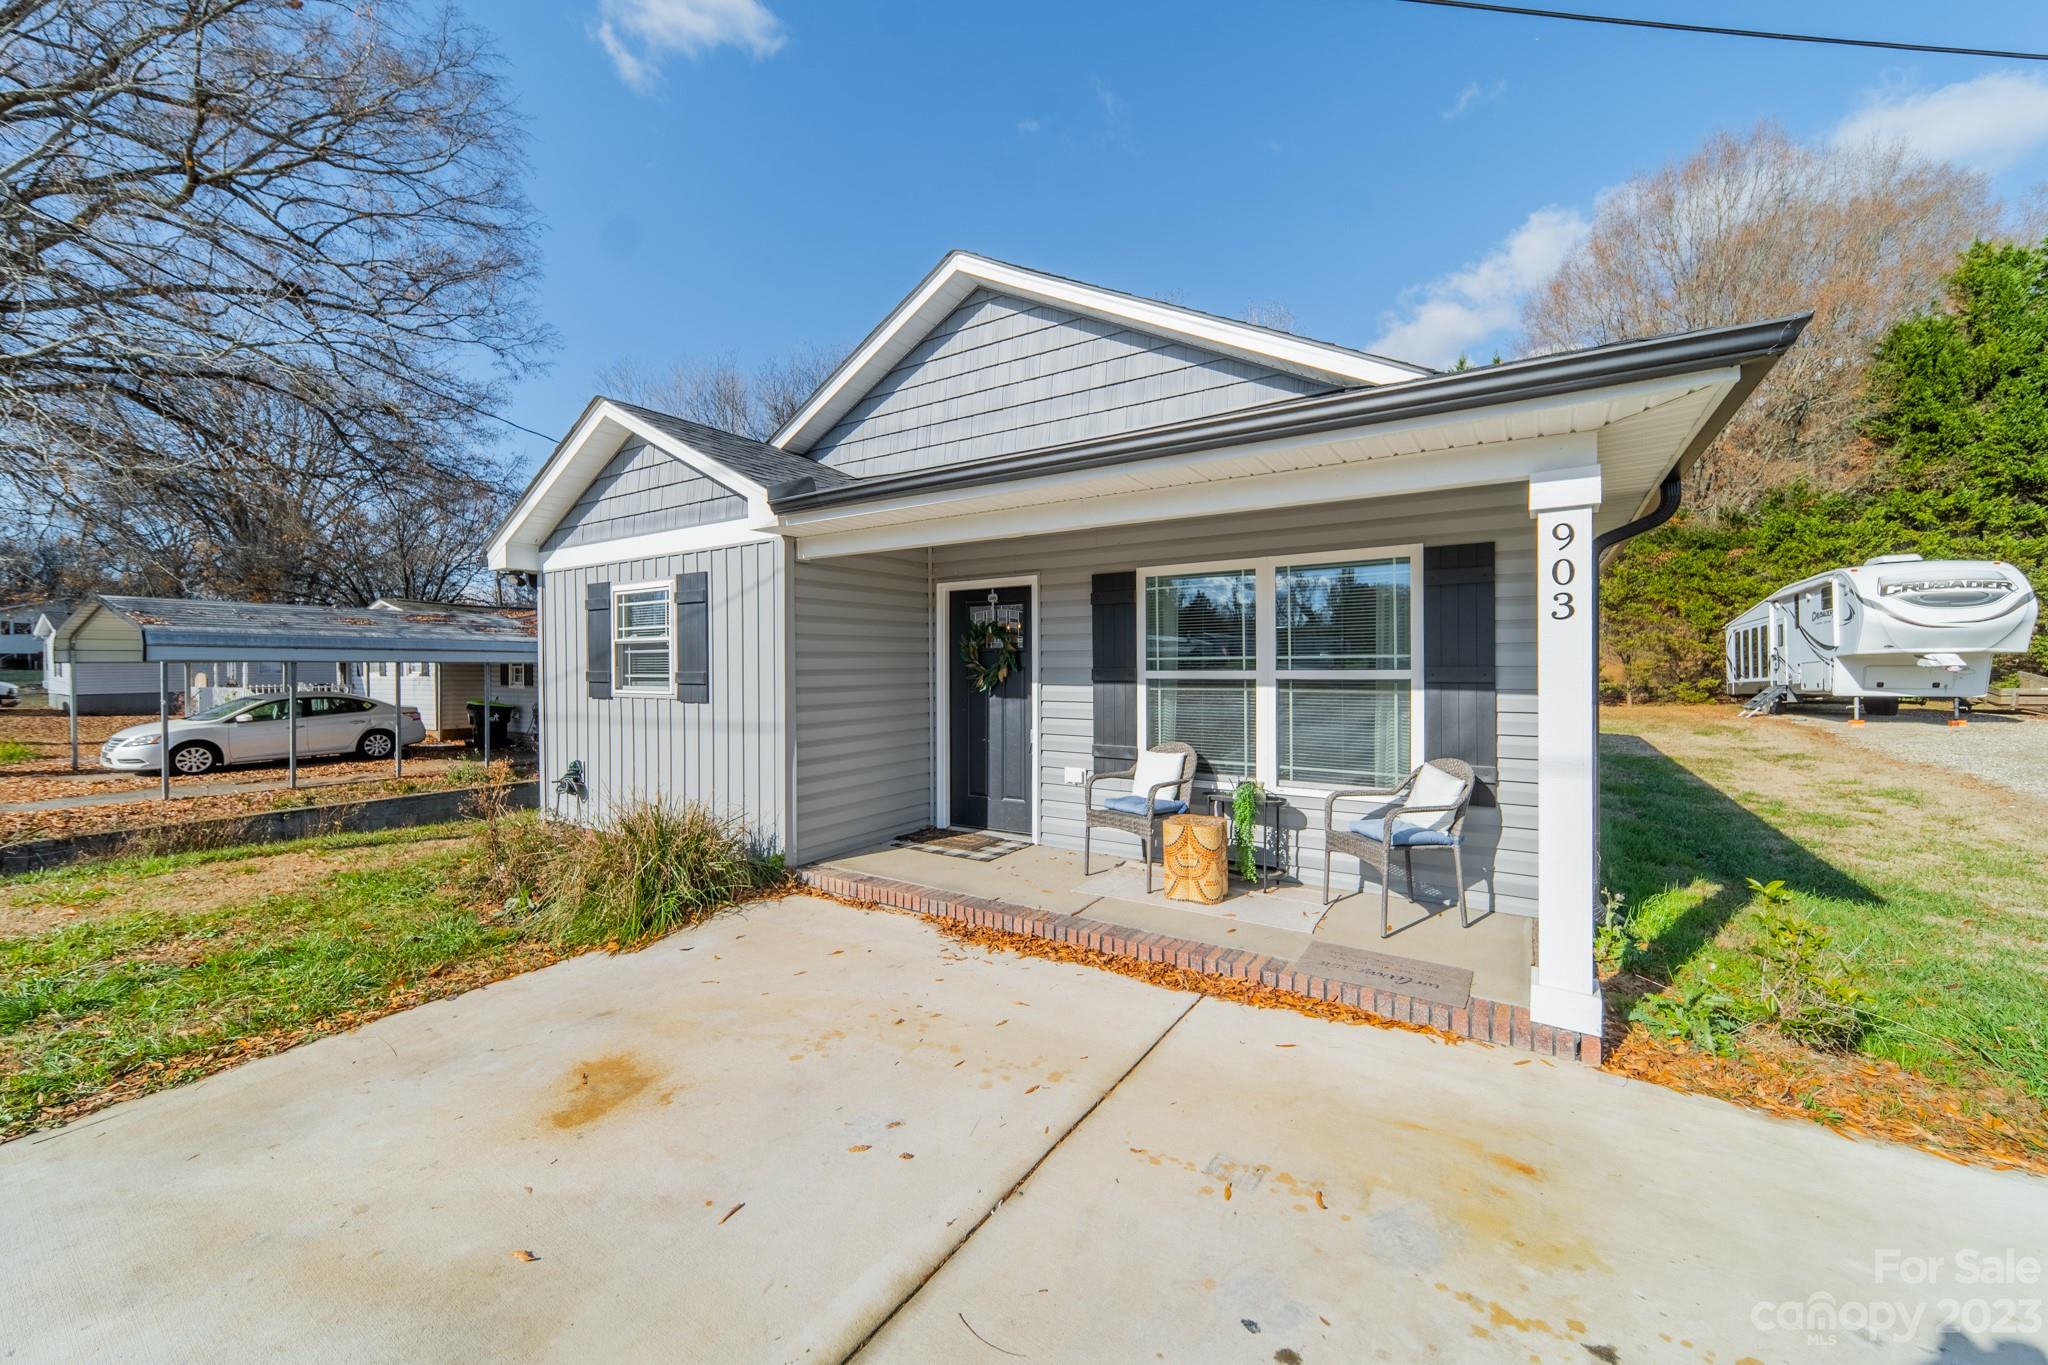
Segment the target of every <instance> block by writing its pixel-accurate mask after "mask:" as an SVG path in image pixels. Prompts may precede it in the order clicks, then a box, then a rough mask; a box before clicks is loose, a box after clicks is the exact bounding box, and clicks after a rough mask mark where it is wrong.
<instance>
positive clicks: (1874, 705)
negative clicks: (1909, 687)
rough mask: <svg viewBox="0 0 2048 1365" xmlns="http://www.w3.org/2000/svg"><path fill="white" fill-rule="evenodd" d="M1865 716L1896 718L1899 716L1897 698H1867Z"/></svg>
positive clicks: (1865, 700)
mask: <svg viewBox="0 0 2048 1365" xmlns="http://www.w3.org/2000/svg"><path fill="white" fill-rule="evenodd" d="M1863 714H1864V715H1866V716H1896V715H1897V714H1899V699H1898V698H1897V697H1865V698H1864V699H1863Z"/></svg>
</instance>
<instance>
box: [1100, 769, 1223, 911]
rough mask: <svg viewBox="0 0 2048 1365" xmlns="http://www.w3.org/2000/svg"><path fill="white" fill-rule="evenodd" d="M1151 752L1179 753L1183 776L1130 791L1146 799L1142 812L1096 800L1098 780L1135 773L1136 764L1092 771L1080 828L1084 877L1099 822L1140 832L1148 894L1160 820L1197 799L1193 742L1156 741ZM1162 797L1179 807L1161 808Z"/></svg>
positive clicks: (1128, 776) (1127, 830)
mask: <svg viewBox="0 0 2048 1365" xmlns="http://www.w3.org/2000/svg"><path fill="white" fill-rule="evenodd" d="M1151 752H1152V753H1155V754H1179V755H1180V780H1179V781H1177V782H1161V783H1158V784H1156V785H1154V786H1153V787H1152V789H1151V790H1150V791H1145V792H1138V791H1133V792H1131V793H1130V795H1131V796H1134V797H1142V798H1143V799H1144V802H1145V806H1144V810H1143V811H1142V812H1138V811H1121V810H1110V809H1107V808H1106V807H1101V806H1097V805H1096V804H1095V784H1096V783H1097V782H1099V781H1101V780H1102V779H1103V778H1105V777H1111V778H1126V779H1128V778H1133V777H1136V776H1137V775H1138V769H1137V768H1136V766H1135V765H1134V766H1132V767H1129V768H1125V769H1123V770H1122V771H1120V772H1113V773H1090V774H1089V775H1088V780H1087V781H1086V782H1084V783H1082V784H1081V801H1082V804H1083V805H1084V806H1086V807H1087V812H1088V816H1087V823H1086V824H1085V825H1083V826H1082V829H1081V875H1082V876H1084V877H1086V876H1088V875H1089V868H1088V861H1089V856H1090V853H1091V852H1092V848H1091V845H1092V843H1093V840H1094V836H1095V830H1096V828H1097V827H1098V826H1099V827H1101V828H1103V829H1114V830H1119V831H1121V832H1123V833H1125V834H1135V835H1137V836H1138V843H1139V845H1140V847H1141V848H1142V849H1143V851H1144V854H1145V894H1146V895H1148V896H1149V895H1150V894H1152V858H1153V856H1154V855H1155V854H1157V853H1158V852H1159V823H1160V821H1162V820H1164V819H1165V818H1166V817H1167V816H1169V815H1178V814H1180V813H1181V811H1185V810H1187V809H1188V806H1189V803H1191V802H1192V801H1193V800H1194V799H1195V751H1194V748H1193V747H1192V746H1191V745H1187V744H1180V743H1167V744H1155V745H1153V746H1152V748H1151ZM1162 792H1164V793H1165V795H1164V796H1162V795H1161V793H1162ZM1161 801H1172V802H1177V803H1178V809H1176V810H1160V809H1158V806H1159V803H1160V802H1161ZM1133 804H1135V803H1133Z"/></svg>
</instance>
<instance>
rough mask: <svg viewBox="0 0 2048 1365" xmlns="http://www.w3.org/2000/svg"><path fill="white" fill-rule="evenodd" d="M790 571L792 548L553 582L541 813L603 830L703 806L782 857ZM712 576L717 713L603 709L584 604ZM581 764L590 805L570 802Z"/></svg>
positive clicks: (554, 577) (672, 560)
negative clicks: (636, 817)
mask: <svg viewBox="0 0 2048 1365" xmlns="http://www.w3.org/2000/svg"><path fill="white" fill-rule="evenodd" d="M786 562H787V561H786V557H785V550H784V546H783V544H782V543H781V542H780V541H757V542H753V543H750V544H744V545H733V546H727V547H724V548H721V549H710V550H701V551H696V552H693V553H690V554H677V555H659V556H655V557H651V558H645V559H632V560H625V561H621V562H617V563H611V564H600V565H595V566H592V567H589V568H576V569H563V570H554V571H547V572H544V573H543V574H542V575H541V597H540V601H541V617H540V619H541V633H540V669H541V673H540V698H541V707H542V718H541V727H540V731H541V734H540V748H541V774H540V776H541V800H542V803H543V805H544V807H545V808H546V809H548V810H550V811H553V812H554V813H556V814H558V815H561V816H564V817H567V818H570V819H575V820H580V821H583V822H585V823H601V822H602V821H604V820H605V819H606V818H608V817H609V816H611V815H613V814H615V813H616V812H617V811H618V810H619V809H620V808H621V807H622V806H624V805H627V804H630V803H632V802H635V801H659V800H670V801H678V802H680V801H690V802H697V803H700V804H702V805H705V806H708V807H710V808H711V809H712V810H715V811H717V812H720V813H721V814H725V815H729V816H732V817H734V818H736V819H739V820H741V821H743V822H744V823H745V824H746V825H747V827H748V828H749V829H751V830H752V831H753V832H754V833H755V834H756V835H758V836H759V837H761V838H762V839H764V840H768V841H772V842H773V843H774V845H775V846H776V847H777V848H780V847H781V846H782V841H783V839H784V837H785V835H784V829H785V818H786V813H787V810H788V804H789V793H788V781H787V773H788V767H787V759H786V748H785V745H784V743H783V728H782V726H783V720H782V718H783V715H784V711H785V689H786V686H787V673H786V666H787V660H786V649H785V643H784V642H785V631H784V621H785V615H784V606H785V600H786V595H787V583H786V580H785V572H786V568H785V566H786ZM685 573H705V574H708V575H709V576H710V579H709V584H708V591H709V602H710V654H711V658H710V675H711V700H710V701H708V702H703V703H686V702H679V701H674V700H672V699H670V698H667V697H608V698H592V697H590V696H589V695H588V692H587V689H586V686H585V680H584V661H585V657H586V656H585V652H584V639H583V633H584V599H585V591H586V589H587V587H588V585H590V584H592V583H600V582H609V583H644V582H666V581H668V580H671V579H673V578H674V577H675V576H676V575H678V574H685ZM571 761H580V762H581V763H582V764H583V774H584V786H585V788H586V789H587V791H588V795H587V796H586V797H584V798H583V799H580V800H579V799H577V798H575V797H572V796H562V795H557V794H556V792H555V790H554V783H555V781H556V780H557V779H558V778H560V777H561V776H562V774H563V773H564V772H565V771H567V769H568V766H569V764H570V762H571Z"/></svg>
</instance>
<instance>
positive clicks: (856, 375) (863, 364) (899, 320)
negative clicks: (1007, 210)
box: [769, 251, 1431, 454]
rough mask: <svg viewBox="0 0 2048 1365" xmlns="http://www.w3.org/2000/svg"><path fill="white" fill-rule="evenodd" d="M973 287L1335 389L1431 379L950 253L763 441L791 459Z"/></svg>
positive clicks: (1371, 359)
mask: <svg viewBox="0 0 2048 1365" xmlns="http://www.w3.org/2000/svg"><path fill="white" fill-rule="evenodd" d="M978 288H988V289H993V290H996V291H998V292H1000V293H1004V294H1012V295H1015V296H1017V297H1019V298H1024V299H1030V300H1032V301H1033V302H1037V303H1050V304H1057V305H1058V306H1060V307H1062V308H1067V309H1071V310H1072V311H1074V312H1076V313H1082V314H1085V315H1088V316H1091V317H1097V318H1106V319H1109V320H1112V321H1116V322H1121V323H1124V324H1127V325H1128V326H1131V327H1134V328H1137V329H1138V330H1140V331H1146V332H1152V333H1155V334H1157V335H1159V336H1164V337H1171V338H1173V339H1175V340H1177V341H1184V342H1188V343H1190V344H1193V345H1198V346H1202V347H1206V348H1207V349H1209V350H1213V351H1219V352H1221V353H1223V354H1224V355H1230V356H1236V357H1238V358H1239V359H1243V360H1250V361H1254V362H1257V363H1259V364H1264V365H1271V366H1274V367H1276V368H1278V369H1283V370H1288V371H1292V372H1294V373H1297V374H1307V375H1310V376H1312V377H1315V378H1319V379H1326V380H1328V381H1329V382H1330V383H1332V384H1333V385H1338V386H1343V385H1355V384H1393V383H1398V382H1400V381H1401V380H1404V379H1414V378H1417V377H1418V376H1421V375H1426V374H1429V373H1431V371H1429V370H1426V369H1423V368H1422V367H1420V366H1417V365H1406V364H1403V363H1401V362H1399V361H1394V360H1385V359H1382V358H1381V357H1379V356H1371V355H1365V354H1363V353H1361V352H1358V351H1347V350H1345V349H1343V348H1342V347H1339V346H1328V345H1324V344H1323V343H1321V342H1317V341H1310V340H1308V339H1307V338H1306V337H1296V336H1289V335H1287V334H1286V333H1284V332H1275V331H1271V330H1269V329H1267V328H1264V327H1255V326H1253V325H1252V324H1250V323H1245V322H1231V321H1229V320H1228V319H1226V318H1218V317H1211V316H1209V315H1208V314H1206V313H1197V312H1194V311H1193V310H1191V309H1187V308H1180V307H1176V306H1175V305H1173V304H1170V303H1160V302H1157V301H1156V300H1153V299H1141V298H1136V297H1134V296H1132V295H1129V294H1119V293H1117V292H1116V291H1114V290H1110V289H1098V288H1096V287H1095V286H1094V285H1087V284H1082V283H1080V282H1078V281H1076V280H1063V279H1060V278H1059V277H1058V276H1055V275H1042V274H1040V273H1039V272H1037V271H1035V270H1026V269H1024V268H1022V267H1021V266H1014V265H1008V264H1005V263H1004V262H1002V261H992V260H989V259H987V258H986V257H983V256H975V255H972V254H970V253H968V252H964V251H955V252H953V253H951V254H950V255H948V256H947V257H946V259H945V260H943V261H941V262H939V267H938V269H936V270H934V271H933V272H932V273H931V274H930V275H927V276H926V277H925V280H924V283H923V284H920V285H919V286H918V287H917V288H916V289H915V290H913V291H912V292H911V294H910V297H908V298H906V299H904V300H903V302H901V303H899V304H897V305H896V308H895V310H894V311H893V312H891V313H890V314H889V316H888V317H886V318H884V319H883V320H882V325H881V326H879V327H877V328H876V329H875V330H874V331H873V332H871V333H869V335H868V338H867V340H865V341H863V342H862V343H861V344H860V345H859V347H857V348H856V349H855V350H854V352H853V354H852V355H850V356H848V357H847V358H846V360H845V361H843V362H842V363H841V364H840V366H839V368H838V369H836V370H834V371H833V372H832V374H831V376H830V377H829V378H828V379H826V381H825V383H824V385H823V386H822V387H821V388H819V390H818V391H817V392H816V393H814V394H812V395H811V397H810V401H808V402H806V403H805V404H804V405H803V407H802V408H801V409H799V410H798V412H797V414H796V416H794V417H792V418H790V419H789V421H788V422H787V423H786V424H785V425H784V426H783V428H782V429H781V430H780V431H778V432H776V433H775V435H774V436H773V437H772V438H770V440H769V444H770V445H773V446H777V447H780V448H781V449H783V450H788V451H793V452H795V453H797V454H802V453H803V452H805V451H807V450H809V449H810V448H811V446H812V445H813V444H814V443H815V442H816V441H817V440H818V438H819V437H821V436H823V435H824V434H825V433H826V432H827V431H829V430H831V429H832V427H833V425H834V424H835V423H836V422H838V420H839V419H840V418H841V417H843V416H845V415H846V413H847V412H848V410H850V409H851V408H852V407H853V406H854V404H856V403H858V402H859V401H860V400H861V398H862V397H863V396H865V395H866V393H867V392H868V390H870V389H872V388H873V387H874V386H875V385H876V384H877V383H878V382H880V380H881V378H882V376H884V375H886V374H887V373H888V372H889V371H890V370H891V369H892V368H894V367H895V365H896V364H897V363H898V362H900V361H901V360H902V359H903V357H904V356H905V355H908V354H909V353H910V351H911V350H912V349H913V348H914V347H916V345H917V344H918V343H919V342H920V341H922V340H924V338H925V337H926V336H927V335H928V334H929V333H930V332H931V329H932V328H934V327H936V326H938V325H939V323H940V322H942V321H944V320H945V318H946V316H947V315H948V314H950V313H951V312H952V311H953V310H954V309H955V308H957V307H959V306H960V304H961V303H962V302H964V301H965V300H966V298H967V296H968V295H970V294H972V293H973V292H974V291H975V290H976V289H978Z"/></svg>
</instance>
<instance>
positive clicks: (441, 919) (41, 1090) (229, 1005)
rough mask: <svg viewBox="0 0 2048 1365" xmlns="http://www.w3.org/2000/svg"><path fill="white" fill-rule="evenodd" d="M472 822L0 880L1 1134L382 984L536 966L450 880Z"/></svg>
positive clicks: (367, 995)
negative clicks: (4, 931)
mask: <svg viewBox="0 0 2048 1365" xmlns="http://www.w3.org/2000/svg"><path fill="white" fill-rule="evenodd" d="M471 829H472V827H471V826H467V825H458V826H442V827H438V828H424V829H410V830H400V831H392V832H388V833H383V834H375V835H354V836H349V835H343V836H329V837H327V838H323V839H317V840H308V841H302V842H300V843H295V844H277V845H266V846H263V847H260V848H255V849H221V850H210V851H206V852H197V853H184V854H173V855H168V856H161V857H150V858H136V859H127V860H123V861H120V862H115V863H106V864H99V865H95V866H90V867H81V868H73V869H66V870H61V871H57V872H52V873H42V874H35V875H33V876H30V877H21V878H12V879H7V880H5V881H0V915H11V916H12V919H11V920H0V925H8V926H10V927H11V929H12V931H13V932H12V933H11V934H10V935H9V936H6V937H0V1135H7V1136H11V1135H14V1134H16V1133H19V1132H21V1131H23V1130H24V1129H25V1128H27V1127H29V1126H31V1125H32V1124H33V1123H35V1122H36V1121H37V1120H38V1119H39V1117H46V1116H47V1115H48V1114H49V1111H52V1110H56V1109H58V1108H60V1107H61V1106H65V1105H68V1104H74V1103H76V1102H78V1101H80V1100H83V1099H86V1098H87V1097H90V1096H93V1095H95V1094H97V1093H99V1092H101V1091H103V1090H105V1089H106V1088H107V1087H109V1086H110V1085H113V1084H114V1083H115V1082H117V1081H121V1082H123V1090H122V1093H139V1091H141V1090H146V1089H153V1088H156V1086H158V1085H160V1084H170V1083H174V1082H176V1081H178V1080H181V1079H185V1078H186V1077H187V1076H189V1075H194V1074H201V1073H203V1072H204V1071H206V1070H210V1069H212V1068H213V1067H215V1066H217V1065H219V1064H221V1060H220V1059H221V1054H222V1052H223V1050H224V1049H232V1048H234V1047H239V1046H245V1045H246V1044H245V1040H258V1041H260V1040H270V1041H272V1042H275V1043H277V1044H279V1045H282V1044H284V1043H288V1042H290V1041H295V1040H296V1037H297V1036H299V1035H301V1034H304V1033H306V1032H308V1031H321V1030H322V1029H323V1028H327V1027H333V1026H337V1025H339V1024H343V1023H346V1022H347V1021H348V1019H349V1017H350V1016H351V1015H353V1014H357V1013H359V1012H364V1011H372V1012H374V1011H376V1010H378V1009H380V1008H384V1007H388V1006H389V1005H390V1003H392V1000H393V996H394V993H399V994H401V995H405V994H406V993H408V992H410V993H411V995H412V996H416V997H418V998H430V997H431V996H432V995H434V994H440V993H446V992H445V991H442V990H440V989H437V986H436V983H437V981H440V980H441V979H442V978H446V979H445V981H443V982H442V983H441V984H445V985H446V986H447V987H448V989H450V990H452V989H460V988H462V987H463V986H464V985H466V984H475V981H476V980H477V979H489V977H491V976H492V975H502V974H504V972H505V971H508V970H517V969H520V968H521V967H522V966H531V965H537V964H538V962H539V961H545V960H547V958H548V957H549V956H551V954H549V953H546V952H537V951H536V950H537V948H538V945H537V944H535V943H533V942H532V941H531V940H530V939H529V938H528V937H527V936H526V935H525V934H524V933H523V931H522V929H521V928H520V927H519V926H518V925H517V924H515V923H512V922H509V920H508V917H505V916H495V917H494V916H491V915H487V914H479V913H478V911H477V910H476V909H475V908H474V907H473V906H472V905H470V904H468V903H466V901H465V898H464V897H463V896H461V895H460V894H458V893H457V892H455V891H452V890H450V889H449V880H450V876H451V874H452V873H453V871H454V870H455V866H456V863H457V860H458V859H459V858H460V856H461V850H462V848H463V844H462V843H461V842H458V841H456V840H454V839H452V838H451V836H466V835H467V834H469V833H470V832H471ZM238 878H239V879H241V880H242V881H244V882H246V883H247V889H246V891H244V890H242V889H239V888H238V886H237V879H238ZM195 905H196V906H197V908H188V907H192V906H195ZM67 912H69V915H70V916H71V918H70V919H69V921H68V922H65V921H64V918H63V917H65V916H66V913H67ZM53 916H54V917H57V918H56V920H55V922H50V921H51V920H52V917H53ZM24 920H27V921H28V922H27V923H24ZM46 925H47V927H45V926H46ZM400 1003H409V1000H401V1002H400Z"/></svg>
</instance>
